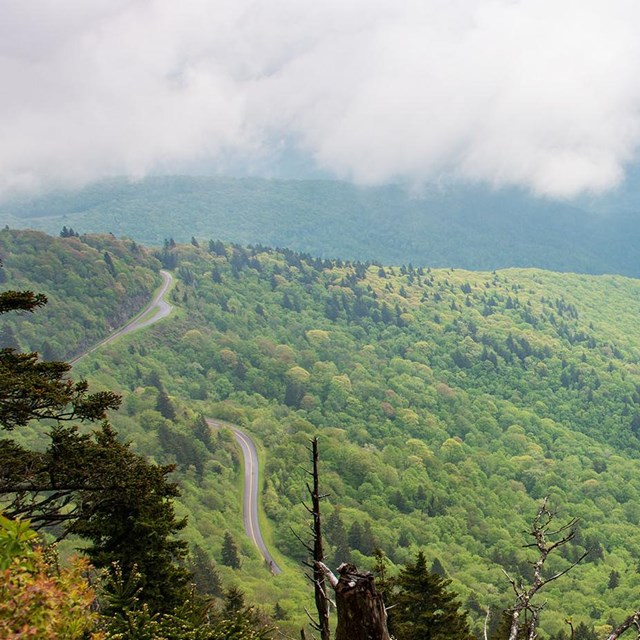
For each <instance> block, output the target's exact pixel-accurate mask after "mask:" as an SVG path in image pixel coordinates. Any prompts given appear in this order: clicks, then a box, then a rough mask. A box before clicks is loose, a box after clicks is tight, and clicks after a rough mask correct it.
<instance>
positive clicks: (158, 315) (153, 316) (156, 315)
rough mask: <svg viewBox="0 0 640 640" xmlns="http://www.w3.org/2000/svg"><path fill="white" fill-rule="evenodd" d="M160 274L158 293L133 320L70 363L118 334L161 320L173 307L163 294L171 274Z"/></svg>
mask: <svg viewBox="0 0 640 640" xmlns="http://www.w3.org/2000/svg"><path fill="white" fill-rule="evenodd" d="M160 275H161V276H162V286H161V287H160V289H159V291H158V293H157V294H156V295H155V297H154V298H153V300H152V301H151V302H150V303H149V304H148V305H147V306H146V307H145V308H144V309H143V310H142V311H141V312H140V313H139V314H138V315H137V316H136V317H135V318H133V320H131V321H130V322H128V323H127V324H125V325H124V326H123V327H120V328H119V329H117V330H116V331H114V332H113V333H112V334H111V335H109V336H107V337H106V338H105V339H104V340H101V341H100V342H98V344H96V345H94V346H93V347H91V349H89V350H88V351H85V352H84V353H82V354H80V355H79V356H78V357H77V358H74V359H73V360H69V363H70V364H76V362H78V361H79V360H81V359H82V358H84V357H85V356H86V355H88V354H89V353H93V352H94V351H95V350H96V349H99V348H100V347H101V346H103V345H105V344H109V343H110V342H113V341H114V340H115V339H116V338H119V337H120V336H124V335H126V334H127V333H131V332H132V331H135V330H136V329H142V328H144V327H148V326H149V325H151V324H153V323H154V322H158V320H162V319H163V318H166V317H167V316H168V315H169V314H170V313H171V310H172V309H173V307H172V306H171V304H169V303H168V302H167V301H166V300H165V299H164V296H165V294H166V293H167V290H168V289H169V286H170V285H171V283H172V282H173V276H172V275H171V274H170V273H169V272H168V271H164V270H161V271H160Z"/></svg>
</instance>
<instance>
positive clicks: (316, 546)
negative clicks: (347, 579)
mask: <svg viewBox="0 0 640 640" xmlns="http://www.w3.org/2000/svg"><path fill="white" fill-rule="evenodd" d="M311 455H312V457H313V471H312V475H313V488H311V487H310V486H309V485H308V484H307V489H308V491H309V493H310V494H311V515H312V516H313V560H314V563H313V584H314V592H315V600H316V609H317V611H318V627H319V629H318V631H320V638H321V640H329V638H330V637H331V631H330V630H329V598H328V597H327V592H326V585H325V578H324V573H323V571H322V569H320V567H319V565H318V564H317V563H319V562H323V561H324V549H323V545H322V523H321V519H320V500H321V499H322V498H323V496H321V495H320V482H319V476H318V438H314V439H313V440H312V441H311Z"/></svg>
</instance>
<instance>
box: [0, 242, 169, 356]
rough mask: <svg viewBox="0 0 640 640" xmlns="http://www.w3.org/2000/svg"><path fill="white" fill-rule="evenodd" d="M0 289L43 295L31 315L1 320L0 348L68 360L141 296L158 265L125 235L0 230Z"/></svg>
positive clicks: (137, 306) (153, 283)
mask: <svg viewBox="0 0 640 640" xmlns="http://www.w3.org/2000/svg"><path fill="white" fill-rule="evenodd" d="M0 259H1V260H2V263H3V266H4V268H3V269H1V270H0V282H1V283H2V285H1V286H2V288H3V289H9V288H12V289H31V290H34V291H37V292H38V293H44V294H45V295H46V296H47V298H48V301H49V302H48V304H47V306H46V307H45V308H44V309H43V310H42V311H40V312H39V313H37V314H35V315H33V316H31V315H22V316H16V317H10V318H3V321H2V329H1V331H2V342H3V346H13V347H16V348H20V349H27V350H37V351H39V352H41V353H42V355H43V356H44V357H45V358H48V359H60V358H62V359H64V358H70V357H72V356H74V355H76V354H78V353H80V352H82V351H83V350H84V349H85V348H86V347H89V346H92V345H93V344H95V343H96V342H99V341H100V340H101V339H103V338H104V337H106V336H107V335H109V333H110V332H111V331H112V330H113V329H114V328H116V327H118V326H120V325H121V324H122V323H123V322H124V321H125V320H127V319H128V318H130V317H131V316H133V315H135V314H136V313H137V312H138V311H140V310H141V309H142V308H143V307H144V305H145V304H146V303H147V302H148V301H149V298H150V296H151V294H152V292H153V290H154V289H155V288H156V287H157V286H158V285H159V283H160V277H159V275H158V270H159V269H160V263H159V262H158V260H157V259H155V258H153V257H152V256H151V255H150V253H149V251H148V250H147V249H145V248H144V247H141V246H140V245H138V244H136V243H135V242H133V241H131V240H116V238H114V237H112V236H108V235H101V236H98V235H83V236H82V237H81V238H80V237H68V238H54V237H51V236H48V235H46V234H44V233H41V232H39V231H21V232H15V231H9V230H6V229H5V230H3V231H2V232H0Z"/></svg>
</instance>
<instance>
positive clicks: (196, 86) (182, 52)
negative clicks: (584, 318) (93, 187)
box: [0, 0, 640, 197]
mask: <svg viewBox="0 0 640 640" xmlns="http://www.w3.org/2000/svg"><path fill="white" fill-rule="evenodd" d="M639 30H640V3H638V2H637V1H636V0H403V1H399V0H367V1H364V0H321V1H318V0H270V1H269V2H257V1H255V0H181V1H180V2H176V1H175V0H91V2H87V1H86V0H28V1H25V0H4V1H3V2H2V4H1V5H0V82H1V85H0V86H2V99H1V100H0V191H6V190H9V189H13V188H17V187H30V186H37V185H39V184H42V183H48V182H63V183H71V184H73V183H81V182H83V181H88V180H92V179H95V178H100V177H104V176H107V175H116V174H128V175H132V176H142V175H145V174H148V173H153V172H158V171H164V172H166V171H181V170H183V169H184V167H187V166H189V165H193V164H194V163H197V162H205V161H216V160H218V161H221V162H222V161H223V159H224V158H225V157H227V156H228V155H229V154H232V155H234V156H235V157H237V156H238V155H239V156H241V157H246V158H247V159H248V160H249V159H251V158H254V157H262V158H264V157H268V156H269V154H270V153H272V152H273V149H274V148H277V147H278V145H279V144H283V141H287V143H290V141H291V140H293V141H295V144H297V145H298V146H299V147H300V148H301V149H302V151H303V152H304V153H306V154H309V155H310V156H311V157H313V159H314V160H315V162H316V163H317V165H318V166H319V167H321V168H324V169H327V170H329V171H330V172H332V173H333V174H334V175H336V176H338V177H341V178H346V179H351V180H355V181H357V182H360V183H365V184H376V183H382V182H388V181H392V180H404V181H408V182H409V183H411V184H416V185H420V184H422V183H425V182H428V181H430V180H434V179H439V178H442V177H443V176H444V177H447V178H458V179H464V180H472V181H482V182H487V183H489V184H491V185H495V186H502V185H519V186H523V187H525V188H528V189H530V190H532V191H533V192H535V193H538V194H543V195H550V196H556V197H571V196H573V195H577V194H579V193H581V192H585V191H594V192H597V191H602V190H605V189H607V188H610V187H612V186H615V185H616V184H618V183H619V182H620V180H621V179H622V178H623V176H624V168H625V165H626V164H628V163H630V162H633V161H634V160H635V159H636V153H637V151H638V146H639V144H640V38H639V37H638V31H639Z"/></svg>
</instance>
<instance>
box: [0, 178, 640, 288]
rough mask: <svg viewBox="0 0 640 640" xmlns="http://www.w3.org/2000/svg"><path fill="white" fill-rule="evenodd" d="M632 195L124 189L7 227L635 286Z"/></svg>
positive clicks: (252, 186)
mask: <svg viewBox="0 0 640 640" xmlns="http://www.w3.org/2000/svg"><path fill="white" fill-rule="evenodd" d="M631 181H632V182H633V178H632V179H631ZM634 184H635V182H634ZM625 189H626V190H624V189H623V190H619V191H617V192H613V193H612V194H610V195H609V196H608V197H601V198H598V199H591V200H588V199H583V200H582V201H580V202H579V203H578V204H577V205H576V206H573V205H571V204H569V203H563V202H558V201H553V200H546V199H538V198H534V197H532V196H529V195H527V194H526V193H525V192H524V191H519V190H516V189H511V190H502V191H492V190H490V189H487V188H484V187H472V186H465V185H444V186H442V187H437V186H434V187H431V188H429V189H427V190H424V191H423V192H422V193H419V194H415V195H412V194H411V193H410V192H409V191H408V190H407V189H405V188H404V187H402V186H386V187H368V188H367V187H357V186H354V185H351V184H348V183H343V182H332V181H321V180H315V181H314V180H306V181H305V180H300V181H283V180H265V179H259V178H237V179H234V178H194V177H156V178H147V179H144V180H142V181H140V182H129V181H127V180H124V179H120V180H110V181H105V182H100V183H95V184H92V185H89V186H87V187H85V188H83V189H80V190H77V191H56V192H51V193H45V194H43V195H41V196H38V197H23V198H21V199H14V200H11V201H5V202H3V203H2V204H1V205H0V224H3V225H4V224H8V225H9V226H10V227H12V228H14V227H32V228H39V229H43V230H45V231H47V232H49V233H52V234H57V233H58V232H59V231H60V229H61V228H62V226H63V225H66V226H67V227H69V226H70V227H73V228H74V229H75V230H76V231H79V232H81V233H85V232H111V233H113V234H115V235H116V236H123V235H124V236H127V237H130V238H133V239H134V240H136V241H138V242H144V243H147V244H155V245H159V244H161V243H162V242H163V241H164V239H165V238H171V237H173V238H174V239H175V240H177V241H181V242H188V241H189V240H190V239H191V237H192V236H195V237H197V238H200V239H208V238H211V237H215V238H220V239H222V240H224V241H229V242H236V243H239V244H245V245H246V244H256V243H262V244H268V245H271V246H283V247H290V248H292V249H295V250H299V251H306V252H309V253H312V254H313V255H319V256H323V257H333V258H342V259H355V260H370V261H377V262H380V263H385V264H401V263H404V264H408V263H412V264H414V265H416V266H418V265H422V266H437V267H449V266H453V267H456V268H466V269H484V270H493V269H500V268H506V267H539V268H545V269H551V270H555V271H569V272H578V273H594V274H598V273H620V274H623V275H630V276H638V275H640V266H639V265H640V223H639V222H638V218H637V215H636V211H637V210H638V209H637V207H635V205H634V199H633V197H632V195H630V194H632V193H633V189H632V185H631V186H627V187H625ZM578 205H579V206H578Z"/></svg>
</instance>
